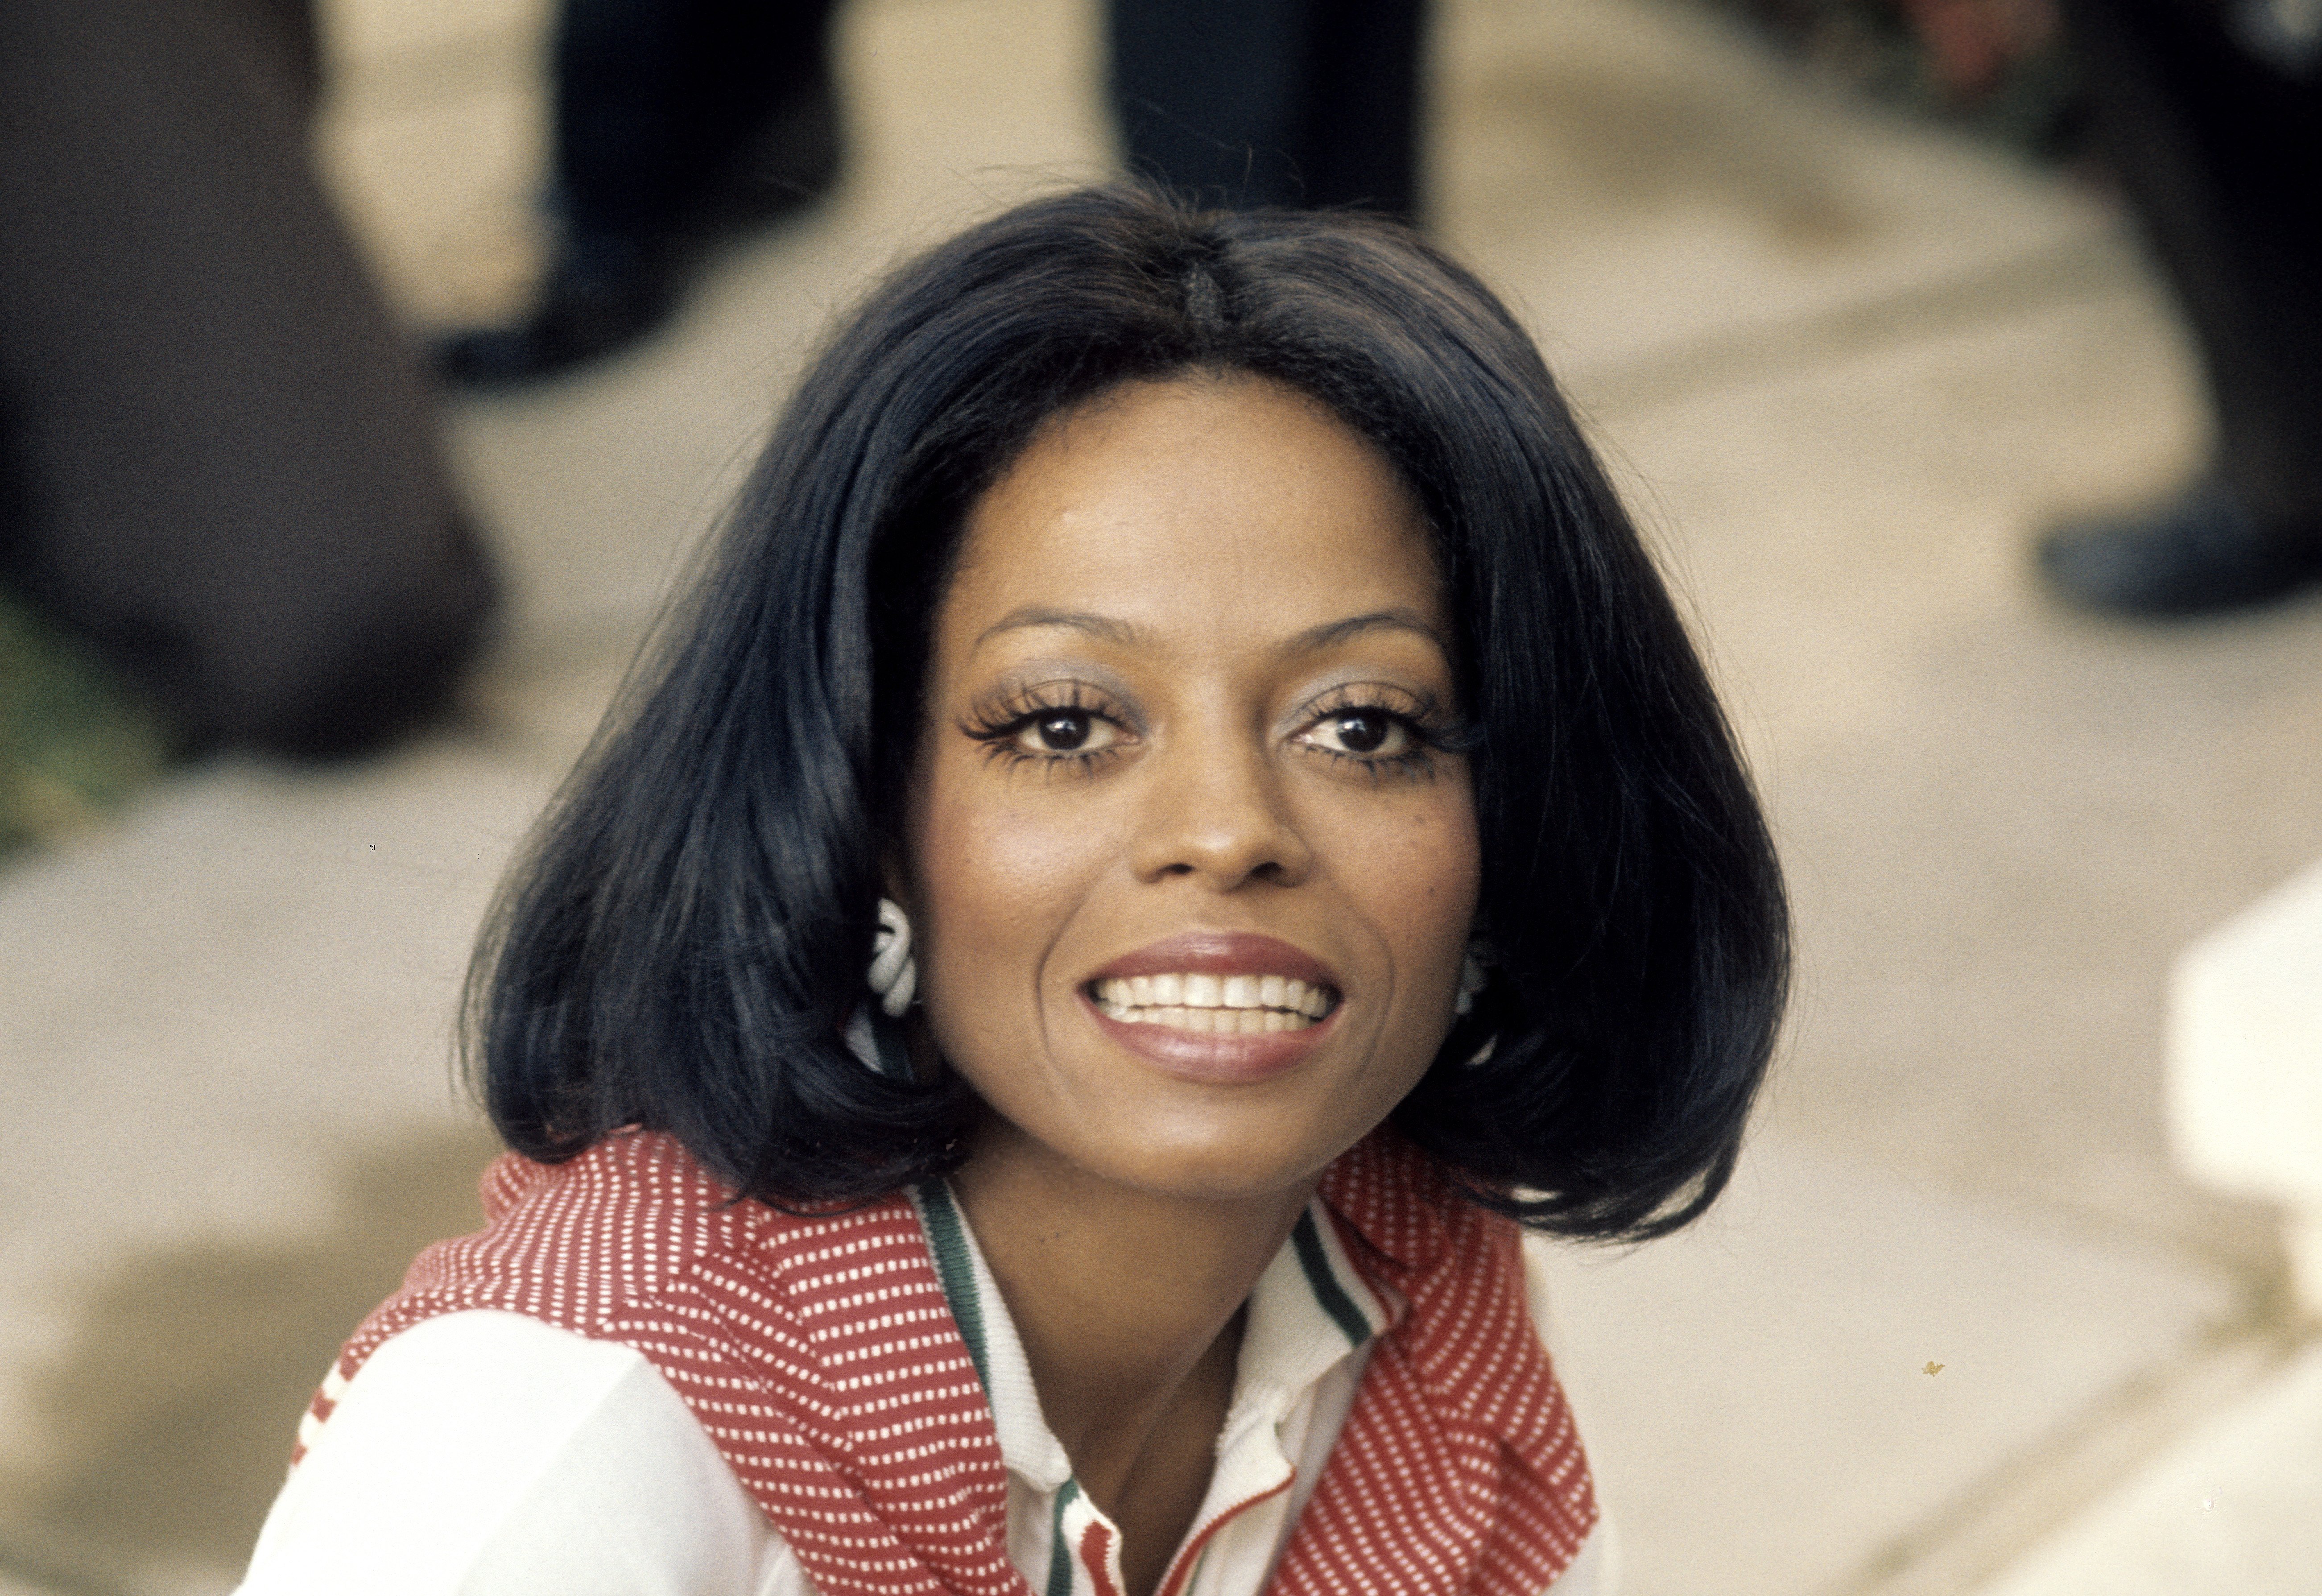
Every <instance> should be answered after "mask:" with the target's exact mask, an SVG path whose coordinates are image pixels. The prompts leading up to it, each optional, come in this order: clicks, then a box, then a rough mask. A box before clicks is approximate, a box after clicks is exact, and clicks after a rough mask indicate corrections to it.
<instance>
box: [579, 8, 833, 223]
mask: <svg viewBox="0 0 2322 1596" xmlns="http://www.w3.org/2000/svg"><path fill="white" fill-rule="evenodd" d="M830 11H831V0H565V3H564V6H563V9H562V12H561V14H559V17H558V21H557V28H556V40H555V47H554V55H553V74H554V82H555V99H556V135H555V161H556V172H557V183H558V188H559V189H560V191H561V194H562V202H563V204H564V206H565V211H566V216H567V219H568V220H569V221H570V222H571V225H573V226H574V227H575V228H576V229H578V230H580V231H583V232H594V233H605V234H619V235H622V236H626V237H631V238H635V239H638V240H641V241H653V240H657V239H660V238H662V237H664V236H666V235H667V234H669V233H671V232H672V231H673V230H674V229H675V228H676V227H677V226H678V225H680V224H681V222H682V221H684V220H685V219H687V218H688V217H689V216H690V214H691V213H693V212H694V211H695V210H696V209H697V207H698V206H699V205H700V204H701V203H702V202H703V199H704V197H705V196H706V195H707V194H708V192H709V191H710V190H712V189H713V188H715V187H716V186H717V185H718V184H719V183H720V182H721V181H724V180H727V179H731V178H732V177H733V176H734V175H735V173H734V166H735V162H736V160H737V159H739V158H740V157H741V155H742V153H743V151H744V150H745V146H746V145H748V143H749V142H750V141H751V140H752V139H753V138H754V136H755V135H757V134H758V133H761V132H762V131H763V130H764V129H765V128H766V127H767V125H768V124H770V123H771V122H772V121H774V120H775V119H776V118H777V116H778V115H780V114H781V113H782V111H783V109H784V108H785V107H786V106H788V105H791V103H792V102H794V101H796V100H797V99H799V98H800V96H801V95H805V94H809V93H818V94H819V93H827V86H828V82H829V78H830V60H829V38H828V35H829V32H830V28H829V22H830Z"/></svg>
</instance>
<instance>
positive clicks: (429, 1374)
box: [239, 1223, 1613, 1596]
mask: <svg viewBox="0 0 2322 1596" xmlns="http://www.w3.org/2000/svg"><path fill="white" fill-rule="evenodd" d="M1316 1234H1319V1236H1320V1237H1321V1238H1322V1239H1323V1242H1324V1249H1323V1250H1324V1254H1325V1261H1326V1263H1327V1266H1328V1274H1329V1276H1330V1277H1331V1278H1330V1280H1315V1279H1312V1278H1310V1276H1309V1274H1308V1271H1307V1267H1306V1266H1305V1265H1304V1264H1302V1263H1301V1261H1299V1260H1298V1259H1297V1258H1296V1257H1295V1256H1294V1251H1293V1249H1292V1248H1291V1246H1290V1245H1289V1244H1288V1243H1284V1248H1283V1251H1282V1252H1281V1253H1280V1254H1278V1255H1276V1257H1275V1260H1274V1261H1273V1263H1271V1264H1270V1265H1269V1266H1268V1267H1267V1269H1266V1273H1265V1274H1264V1275H1263V1276H1262V1277H1260V1279H1259V1280H1258V1283H1257V1288H1256V1289H1255V1290H1253V1291H1252V1292H1251V1294H1250V1299H1249V1314H1248V1320H1247V1322H1246V1327H1245V1329H1244V1332H1243V1336H1242V1346H1241V1353H1240V1361H1239V1364H1238V1365H1237V1368H1236V1372H1235V1381H1234V1392H1233V1398H1232V1400H1231V1403H1230V1407H1229V1408H1228V1411H1227V1416H1226V1421H1225V1426H1224V1427H1223V1428H1222V1429H1221V1430H1220V1432H1219V1435H1218V1463H1217V1467H1216V1469H1215V1471H1214V1472H1213V1473H1212V1475H1211V1482H1210V1489H1209V1493H1208V1495H1207V1497H1206V1498H1205V1499H1204V1500H1203V1501H1202V1508H1201V1510H1200V1512H1199V1513H1197V1514H1196V1515H1195V1517H1194V1521H1193V1527H1192V1528H1191V1529H1190V1530H1189V1531H1188V1536H1189V1537H1190V1536H1198V1535H1200V1534H1202V1531H1203V1530H1204V1528H1205V1527H1207V1526H1209V1525H1210V1524H1211V1522H1212V1521H1213V1520H1216V1519H1218V1518H1221V1517H1222V1518H1224V1519H1225V1521H1224V1522H1223V1524H1222V1525H1221V1526H1220V1527H1219V1528H1218V1529H1217V1531H1216V1533H1215V1534H1213V1535H1212V1536H1211V1537H1210V1539H1209V1541H1208V1544H1207V1546H1205V1548H1204V1549H1203V1551H1202V1555H1201V1561H1200V1562H1199V1564H1197V1565H1196V1566H1195V1569H1194V1571H1193V1578H1192V1580H1191V1581H1190V1582H1189V1583H1188V1585H1187V1588H1186V1591H1185V1596H1257V1592H1259V1591H1261V1590H1263V1588H1264V1586H1265V1583H1266V1577H1267V1575H1268V1574H1270V1573H1272V1571H1273V1568H1274V1564H1275V1561H1276V1560H1277V1559H1278V1558H1279V1557H1280V1556H1281V1555H1282V1552H1283V1550H1284V1547H1285V1546H1287V1545H1288V1543H1289V1539H1290V1532H1291V1530H1292V1528H1293V1527H1294V1525H1295V1524H1296V1522H1297V1518H1298V1513H1299V1510H1300V1509H1303V1507H1304V1506H1305V1504H1306V1500H1307V1498H1308V1496H1310V1495H1311V1494H1312V1491H1313V1486H1314V1481H1316V1479H1317V1478H1318V1477H1319V1476H1320V1475H1321V1469H1322V1464H1323V1462H1324V1460H1325V1459H1327V1458H1328V1457H1329V1455H1330V1447H1331V1445H1332V1444H1333V1443H1334V1442H1335V1441H1336V1440H1337V1438H1338V1435H1339V1426H1340V1425H1341V1424H1342V1423H1343V1422H1344V1421H1345V1419H1346V1416H1347V1411H1348V1408H1349V1407H1351V1406H1352V1404H1353V1401H1354V1395H1355V1388H1356V1385H1357V1384H1358V1381H1359V1380H1360V1379H1361V1376H1362V1369H1363V1362H1364V1359H1365V1356H1366V1354H1367V1347H1368V1342H1367V1340H1366V1341H1364V1342H1363V1343H1362V1344H1360V1345H1350V1344H1349V1341H1348V1334H1347V1331H1346V1329H1345V1328H1344V1327H1343V1325H1342V1322H1341V1320H1340V1319H1339V1318H1338V1317H1334V1316H1333V1315H1334V1313H1335V1314H1338V1315H1343V1314H1344V1313H1345V1312H1346V1311H1347V1308H1348V1304H1350V1303H1351V1304H1352V1305H1353V1306H1354V1307H1355V1308H1356V1310H1357V1311H1358V1312H1360V1313H1362V1314H1363V1315H1364V1316H1367V1317H1369V1318H1372V1319H1373V1321H1374V1322H1373V1325H1372V1328H1373V1330H1374V1331H1376V1330H1377V1329H1380V1328H1384V1326H1385V1317H1386V1315H1385V1308H1384V1307H1383V1306H1382V1305H1380V1304H1379V1303H1377V1301H1376V1298H1373V1297H1372V1295H1371V1294H1370V1292H1369V1291H1368V1289H1367V1288H1365V1287H1364V1286H1363V1285H1362V1283H1361V1280H1360V1277H1359V1276H1358V1275H1357V1274H1356V1272H1355V1270H1353V1268H1352V1266H1351V1265H1350V1264H1349V1263H1348V1261H1347V1259H1346V1258H1345V1256H1344V1255H1343V1253H1341V1252H1340V1251H1339V1247H1338V1243H1337V1237H1336V1234H1335V1232H1334V1230H1333V1227H1332V1226H1331V1225H1329V1224H1327V1223H1325V1224H1322V1225H1319V1226H1318V1227H1317V1232H1316ZM967 1239H968V1243H969V1255H970V1260H971V1263H972V1267H973V1270H974V1289H975V1291H976V1295H977V1296H978V1297H979V1298H980V1299H981V1301H980V1304H979V1306H980V1308H981V1312H982V1317H983V1331H984V1335H983V1351H984V1353H985V1355H986V1360H987V1365H986V1366H987V1369H988V1371H989V1375H990V1380H991V1385H992V1416H993V1419H994V1421H995V1425H996V1427H997V1429H998V1432H999V1438H1000V1451H1001V1462H1002V1463H1003V1464H1004V1465H1005V1467H1006V1469H1007V1471H1008V1531H1009V1534H1008V1543H1009V1544H1008V1551H1009V1558H1010V1561H1011V1562H1012V1563H1014V1564H1015V1565H1016V1567H1017V1568H1018V1569H1019V1571H1020V1572H1021V1573H1023V1574H1024V1576H1025V1578H1026V1580H1027V1581H1028V1582H1029V1583H1030V1585H1031V1587H1032V1589H1033V1590H1034V1591H1040V1592H1042V1593H1043V1596H1065V1592H1066V1591H1070V1592H1071V1593H1072V1596H1095V1591H1094V1579H1093V1576H1092V1573H1091V1571H1090V1570H1089V1569H1088V1568H1086V1567H1085V1566H1083V1564H1081V1563H1080V1561H1079V1560H1078V1559H1077V1558H1075V1557H1073V1556H1071V1555H1068V1549H1069V1548H1068V1544H1067V1545H1059V1543H1058V1537H1057V1536H1056V1526H1057V1525H1058V1524H1059V1523H1060V1522H1063V1521H1065V1517H1066V1512H1065V1509H1070V1516H1071V1517H1072V1518H1074V1520H1078V1519H1081V1518H1085V1517H1087V1516H1089V1515H1091V1514H1092V1513H1093V1512H1094V1509H1093V1507H1092V1505H1091V1504H1089V1503H1088V1502H1087V1500H1086V1499H1085V1498H1084V1497H1082V1496H1081V1494H1080V1492H1079V1491H1078V1488H1077V1487H1076V1486H1074V1485H1072V1465H1071V1463H1070V1462H1069V1461H1068V1460H1067V1459H1066V1457H1065V1450H1064V1447H1063V1445H1062V1444H1061V1443H1059V1442H1058V1441H1057V1440H1056V1435H1055V1434H1054V1433H1053V1432H1051V1431H1050V1430H1049V1428H1048V1426H1047V1421H1046V1420H1045V1419H1044V1418H1043V1417H1041V1414H1040V1405H1039V1399H1038V1395H1037V1393H1035V1391H1034V1390H1033V1389H1032V1378H1031V1371H1030V1369H1029V1368H1028V1365H1027V1364H1026V1362H1025V1359H1024V1350H1023V1345H1022V1344H1021V1343H1020V1342H1019V1340H1018V1338H1017V1335H1016V1331H1015V1326H1014V1325H1012V1324H1010V1321H1009V1318H1008V1314H1007V1308H1006V1305H1005V1304H1004V1303H1003V1302H1002V1300H1001V1296H1000V1292H999V1289H998V1288H997V1286H996V1285H995V1284H994V1283H993V1281H992V1278H991V1273H990V1270H989V1269H988V1268H987V1266H986V1265H985V1263H984V1261H983V1253H982V1252H981V1251H980V1250H979V1249H977V1248H976V1247H975V1246H974V1237H973V1235H970V1236H969V1237H968V1238H967ZM1525 1260H1526V1262H1525V1289H1526V1293H1527V1297H1528V1298H1529V1301H1530V1304H1531V1315H1532V1322H1533V1324H1534V1325H1535V1326H1544V1325H1546V1324H1547V1322H1548V1315H1547V1308H1546V1297H1545V1293H1544V1291H1543V1289H1542V1280H1541V1271H1540V1267H1539V1264H1538V1262H1537V1260H1536V1257H1535V1254H1534V1252H1533V1250H1532V1249H1531V1248H1530V1247H1527V1248H1526V1249H1525ZM1334 1288H1335V1289H1334ZM1325 1293H1328V1294H1329V1295H1330V1298H1331V1300H1330V1301H1327V1302H1326V1301H1324V1300H1323V1295H1324V1294H1325ZM1543 1339H1544V1336H1543ZM1284 1478H1288V1479H1289V1480H1290V1481H1292V1483H1291V1486H1290V1489H1288V1490H1287V1491H1280V1490H1275V1489H1274V1488H1275V1487H1276V1486H1278V1485H1279V1484H1280V1483H1281V1481H1283V1480H1284ZM1260 1491H1271V1492H1272V1494H1269V1495H1266V1497H1265V1498H1264V1500H1259V1501H1257V1502H1256V1503H1254V1504H1251V1503H1250V1502H1249V1499H1250V1497H1251V1496H1252V1495H1253V1494H1255V1493H1257V1492H1260ZM1246 1504H1247V1505H1246ZM1235 1509H1239V1510H1238V1511H1237V1510H1235ZM1072 1538H1074V1537H1071V1536H1067V1537H1066V1541H1067V1543H1069V1541H1070V1540H1071V1539H1072ZM1118 1538H1119V1537H1118V1536H1117V1535H1116V1536H1114V1537H1113V1540H1114V1542H1115V1544H1117V1543H1118ZM1609 1538H1610V1537H1609V1534H1608V1530H1607V1527H1606V1526H1605V1524H1604V1522H1603V1521H1602V1520H1601V1519H1600V1521H1599V1523H1598V1526H1597V1527H1596V1529H1595V1532H1594V1533H1593V1534H1591V1535H1590V1536H1589V1537H1588V1540H1587V1543H1586V1545H1585V1546H1583V1547H1582V1549H1581V1553H1580V1555H1579V1557H1578V1558H1577V1560H1576V1561H1575V1562H1574V1563H1573V1564H1572V1565H1571V1566H1570V1567H1568V1569H1566V1571H1565V1573H1564V1574H1563V1576H1562V1577H1561V1578H1559V1579H1558V1580H1557V1581H1556V1582H1555V1584H1554V1586H1553V1590H1554V1591H1555V1596H1610V1593H1611V1591H1612V1590H1613V1582H1612V1572H1613V1571H1612V1568H1611V1564H1612V1556H1611V1550H1610V1547H1609V1545H1608V1542H1609ZM323 1591H328V1592H331V1593H332V1596H815V1591H814V1587H813V1585H812V1584H811V1583H809V1581H808V1579H807V1576H806V1573H805V1571H804V1570H803V1569H802V1568H800V1565H799V1563H798V1560H797V1559H796V1558H795V1557H793V1556H792V1555H791V1552H790V1549H789V1547H788V1546H785V1545H784V1544H783V1542H782V1536H781V1534H780V1533H779V1532H778V1531H777V1530H776V1529H775V1528H774V1527H773V1526H772V1524H770V1523H769V1522H768V1521H767V1519H766V1517H765V1515H764V1514H763V1513H762V1512H761V1511H760V1510H759V1509H758V1507H757V1504H756V1503H755V1502H754V1501H753V1500H751V1499H750V1497H749V1494H748V1493H747V1492H746V1491H744V1489H743V1488H742V1486H741V1484H740V1482H739V1481H736V1479H735V1478H734V1475H733V1472H732V1471H731V1470H729V1469H728V1468H727V1464H726V1461H725V1459H724V1458H722V1457H720V1456H719V1455H718V1450H717V1448H716V1447H715V1446H714V1445H711V1443H710V1441H709V1438H708V1435H705V1434H703V1432H702V1430H701V1427H700V1426H699V1424H697V1423H696V1422H695V1420H694V1417H693V1415H692V1414H691V1412H690V1411H689V1410H688V1409H687V1408H686V1406H685V1403H684V1402H683V1400H682V1399H680V1398H679V1396H678V1395H677V1393H676V1392H675V1391H674V1390H672V1389H671V1388H670V1386H669V1384H668V1383H667V1382H666V1381H665V1380H663V1378H662V1377H661V1374H660V1372H659V1371H656V1370H655V1369H654V1366H653V1365H652V1364H651V1363H650V1362H647V1361H646V1360H645V1358H644V1355H643V1354H641V1353H637V1352H635V1351H634V1350H633V1349H631V1348H629V1347H626V1346H623V1345H620V1344H617V1343H611V1342H599V1341H591V1340H590V1339H588V1338H587V1337H585V1336H581V1335H576V1334H574V1333H572V1332H571V1331H568V1330H561V1329H557V1328H555V1327H553V1326H552V1325H544V1324H543V1323H541V1322H540V1321H538V1320H536V1319H531V1318H527V1317H526V1316H522V1315H520V1314H511V1313H500V1312H493V1311H483V1310H471V1311H468V1312H462V1313H453V1314H446V1315H444V1316H441V1317H439V1318H434V1319H429V1320H426V1321H425V1322H423V1323H421V1324H419V1325H416V1326H414V1327H413V1328H411V1329H409V1330H407V1331H404V1332H403V1333H402V1334H401V1335H397V1336H394V1337H393V1338H391V1339H390V1340H389V1341H388V1342H387V1343H386V1344H384V1345H382V1346H381V1347H379V1350H378V1351H377V1352H376V1353H373V1354H372V1355H371V1357H370V1360H369V1361H368V1362H365V1363H364V1364H363V1366H362V1368H361V1371H359V1372H358V1373H357V1374H356V1375H355V1377H354V1379H353V1380H352V1381H351V1382H349V1383H348V1384H347V1386H346V1388H345V1390H343V1392H342V1393H341V1394H340V1395H339V1399H338V1403H337V1406H336V1408H334V1410H333V1411H332V1414H331V1417H330V1421H329V1422H328V1423H327V1424H325V1425H322V1426H318V1427H317V1428H316V1430H315V1432H314V1433H313V1434H312V1435H311V1438H310V1443H309V1445H308V1449H307V1452H306V1458H305V1460H304V1461H303V1462H302V1463H299V1465H298V1466H297V1469H296V1470H295V1471H293V1472H292V1473H291V1476H290V1478H289V1480H288V1482H287V1483H286V1484H285V1485H284V1486H283V1488H282V1492H281V1494H280V1495H279V1497H277V1498H276V1499H275V1502H274V1507H273V1510H272V1511H271V1512H270V1513H269V1514H268V1515H267V1518H266V1526H265V1528H264V1529H263V1530H262V1531H261V1534H260V1536H259V1540H258V1547H257V1550H256V1552H255V1553H254V1554H253V1555H252V1556H251V1564H250V1571H249V1573H248V1574H247V1576H246V1577H245V1578H244V1580H243V1582H242V1586H241V1590H240V1593H239V1596H315V1593H317V1592H323Z"/></svg>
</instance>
